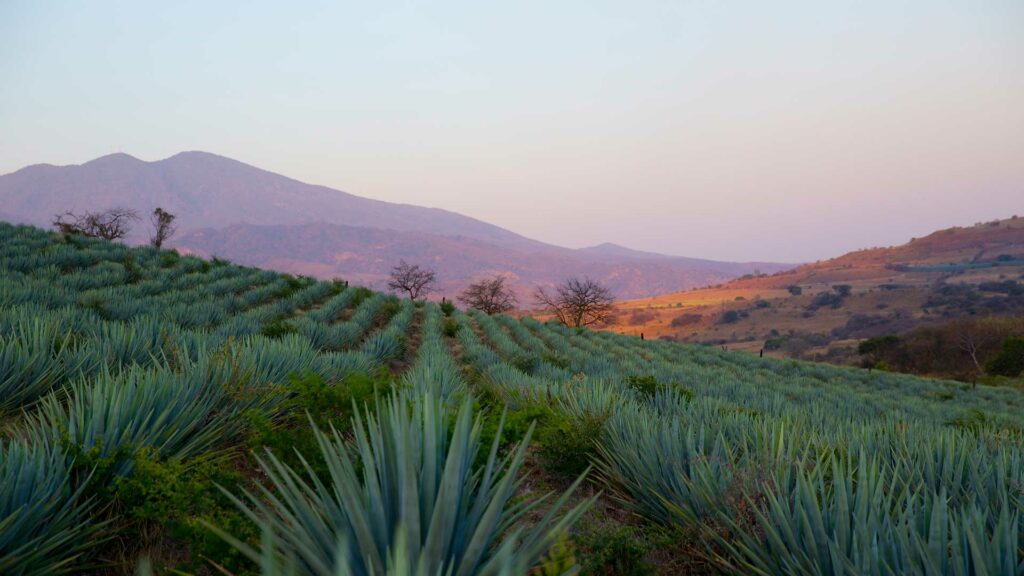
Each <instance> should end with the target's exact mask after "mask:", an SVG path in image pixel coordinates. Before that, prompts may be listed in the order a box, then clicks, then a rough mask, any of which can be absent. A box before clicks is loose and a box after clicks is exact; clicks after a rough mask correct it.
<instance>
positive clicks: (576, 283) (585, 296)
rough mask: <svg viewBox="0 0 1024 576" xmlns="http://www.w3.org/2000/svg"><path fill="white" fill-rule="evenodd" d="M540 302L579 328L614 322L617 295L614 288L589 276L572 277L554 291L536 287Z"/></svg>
mask: <svg viewBox="0 0 1024 576" xmlns="http://www.w3.org/2000/svg"><path fill="white" fill-rule="evenodd" d="M533 295H534V298H535V299H536V300H537V304H538V305H540V306H541V307H542V308H543V309H544V310H545V311H546V312H549V313H551V314H553V315H554V316H555V318H557V319H558V321H559V322H561V323H562V324H565V325H566V326H572V327H575V328H579V327H581V326H591V325H594V324H605V325H607V324H613V323H614V322H615V298H614V297H613V296H612V293H611V290H609V289H608V288H607V287H605V286H602V285H601V284H599V283H598V282H597V281H595V280H591V279H590V278H583V279H582V280H581V279H579V278H570V279H568V280H566V281H565V282H563V283H562V284H560V285H558V286H556V287H555V289H554V291H553V292H548V291H546V290H544V288H537V290H536V291H535V292H534V293H533Z"/></svg>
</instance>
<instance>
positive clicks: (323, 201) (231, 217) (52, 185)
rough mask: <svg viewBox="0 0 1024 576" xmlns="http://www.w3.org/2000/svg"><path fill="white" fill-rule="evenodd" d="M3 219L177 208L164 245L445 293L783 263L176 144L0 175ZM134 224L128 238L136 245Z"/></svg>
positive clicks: (652, 289)
mask: <svg viewBox="0 0 1024 576" xmlns="http://www.w3.org/2000/svg"><path fill="white" fill-rule="evenodd" d="M0 206H2V209H0V212H2V214H3V215H4V216H3V219H5V220H8V221H13V222H24V223H30V224H36V225H40V226H48V225H49V224H50V222H51V221H52V220H53V218H54V216H55V215H56V214H59V213H63V212H65V211H68V210H70V211H73V212H80V211H85V210H98V209H104V208H109V207H115V206H116V207H126V208H133V209H135V210H137V211H138V212H139V213H140V214H148V213H150V212H151V211H152V210H153V208H155V207H156V206H160V207H162V208H164V209H165V210H168V211H170V212H171V213H173V214H176V215H177V217H178V219H177V224H178V227H179V233H178V235H177V236H176V237H175V238H174V239H173V240H172V241H171V245H173V246H175V247H177V248H179V249H182V250H185V251H191V252H196V253H200V254H206V255H217V256H221V257H225V258H229V259H231V260H234V261H236V262H240V263H246V264H252V265H260V266H266V267H271V268H275V269H278V270H285V271H289V272H292V273H298V274H307V275H315V276H319V277H332V276H344V277H346V278H350V279H352V280H356V281H361V282H371V283H374V282H375V283H377V285H378V286H379V285H380V281H381V280H382V279H383V278H384V277H385V276H386V274H387V271H388V270H389V269H390V267H391V266H393V265H394V264H395V263H396V262H397V261H398V260H399V259H403V258H404V259H406V260H409V261H416V262H424V263H426V262H429V263H430V264H431V265H432V266H434V267H436V269H437V272H438V276H439V277H440V278H442V279H443V284H444V285H443V286H442V288H443V289H444V290H446V291H447V292H449V293H452V292H455V291H458V290H461V289H462V288H463V287H464V286H465V285H466V284H467V283H468V282H469V281H471V280H472V279H473V278H476V277H479V276H481V275H483V274H494V273H502V274H507V275H509V276H511V277H512V278H513V280H514V284H516V285H517V288H518V289H519V291H520V292H521V293H523V294H525V293H526V292H528V291H529V290H530V289H531V288H532V286H535V285H550V284H553V283H555V282H559V281H561V280H563V279H564V278H565V277H567V276H569V275H574V274H579V275H583V274H586V275H590V276H591V277H594V278H595V279H598V280H601V281H604V282H606V283H607V284H608V285H609V286H611V287H612V289H613V290H615V291H616V293H617V294H618V295H619V296H620V297H624V298H636V297H642V296H650V295H654V294H658V293H664V292H670V291H676V290H681V289H687V288H694V287H697V286H704V285H707V284H709V283H716V282H722V281H725V280H728V279H730V278H734V277H736V276H740V275H742V274H748V273H751V272H753V271H755V270H760V271H763V272H775V271H778V270H782V269H785V268H788V267H789V266H788V265H784V264H773V263H734V262H717V261H712V260H700V259H695V258H683V257H676V256H665V255H660V254H652V253H648V252H640V251H636V250H631V249H629V248H625V247H621V246H616V245H612V244H603V245H600V246H596V247H593V248H585V249H581V250H573V249H569V248H563V247H560V246H554V245H551V244H546V243H543V242H539V241H536V240H532V239H529V238H526V237H524V236H521V235H519V234H516V233H514V232H511V231H509V230H506V229H504V228H500V227H498V226H494V225H492V224H488V223H486V222H482V221H480V220H476V219H474V218H470V217H467V216H463V215H461V214H457V213H454V212H449V211H447V210H441V209H438V208H424V207H420V206H413V205H409V204H396V203H391V202H383V201H379V200H371V199H368V198H361V197H359V196H355V195H352V194H349V193H346V192H342V191H340V190H334V189H332V188H328V187H325V186H316V185H312V184H306V183H303V182H299V181H298V180H294V179H291V178H287V177H285V176H282V175H279V174H275V173H273V172H268V171H266V170H262V169H260V168H256V167H254V166H250V165H248V164H244V163H242V162H238V161H236V160H232V159H230V158H225V157H223V156H218V155H215V154H209V153H206V152H182V153H180V154H176V155H174V156H171V157H170V158H166V159H164V160H159V161H155V162H146V161H143V160H139V159H138V158H135V157H133V156H129V155H128V154H111V155H108V156H103V157H101V158H97V159H95V160H92V161H90V162H86V163H85V164H82V165H73V166H53V165H49V164H37V165H33V166H28V167H26V168H23V169H21V170H18V171H16V172H13V173H10V174H6V175H2V176H0ZM147 233H148V223H142V222H140V223H139V224H138V225H137V226H136V230H135V232H134V233H133V235H132V236H130V237H129V238H128V240H129V241H130V242H144V241H145V239H146V234H147Z"/></svg>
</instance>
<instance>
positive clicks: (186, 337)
mask: <svg viewBox="0 0 1024 576" xmlns="http://www.w3.org/2000/svg"><path fill="white" fill-rule="evenodd" d="M0 272H2V274H0V411H2V413H3V414H2V415H3V417H4V421H5V427H4V431H3V434H4V440H3V443H2V444H0V496H2V497H0V520H2V521H0V571H2V572H4V573H17V574H59V573H81V572H83V571H86V570H93V571H96V570H99V571H101V572H104V573H124V574H128V573H132V572H133V570H134V564H135V563H136V561H137V559H138V558H139V557H141V556H143V555H145V556H148V557H149V558H150V563H151V564H152V565H153V567H155V568H156V569H157V570H164V569H169V568H170V567H178V568H180V569H184V570H187V571H190V572H194V573H220V571H219V570H220V569H219V568H215V565H214V563H216V565H217V566H224V567H227V568H226V569H228V570H230V571H231V572H233V573H262V574H265V575H267V576H269V575H271V574H285V573H302V574H338V573H353V574H368V573H371V572H372V573H378V574H385V573H386V574H400V573H413V568H412V566H413V565H414V564H416V563H418V565H419V566H421V567H422V569H423V570H426V571H428V572H429V573H435V572H437V571H441V572H444V571H447V570H449V569H450V570H456V571H460V573H466V574H527V573H537V572H535V571H533V570H534V569H538V570H539V569H540V568H539V567H540V566H541V565H543V570H544V572H543V573H545V574H561V573H569V572H570V571H571V570H572V567H573V566H574V565H577V567H583V568H584V569H586V570H587V571H590V572H592V573H636V572H641V571H650V570H657V571H659V572H661V573H665V574H686V573H693V574H704V573H708V572H709V571H711V570H712V569H714V570H716V571H721V572H725V573H731V574H751V573H760V574H779V575H782V574H793V573H794V572H798V573H818V574H823V573H848V574H853V573H857V574H886V573H900V574H1021V573H1024V553H1022V551H1024V525H1022V514H1024V493H1022V491H1021V486H1024V395H1022V394H1021V393H1019V392H1018V391H1015V390H1009V389H1000V388H990V387H985V386H978V387H975V388H972V387H968V386H962V385H959V384H956V383H952V382H944V381H934V380H927V379H920V378H914V377H908V376H901V375H895V374H886V373H878V372H875V373H869V372H867V371H863V370H857V369H851V368H842V367H835V366H828V365H819V364H810V363H800V362H793V361H785V362H782V361H776V360H772V359H767V358H765V359H759V358H757V357H754V356H751V355H747V354H737V353H727V352H724V351H721V350H718V349H711V348H705V347H699V346H690V345H682V344H676V343H670V342H652V341H641V340H640V339H638V338H632V337H626V336H620V335H615V334H610V333H600V332H592V331H589V330H572V329H568V328H566V327H564V326H559V325H553V324H542V323H539V322H537V321H535V320H532V319H529V318H527V319H524V320H521V321H520V320H515V319H512V318H510V317H506V316H498V317H489V316H486V315H484V314H481V313H478V312H475V311H460V310H456V309H453V308H447V307H446V308H442V307H441V306H439V305H437V304H435V303H411V302H408V301H399V300H398V299H396V298H394V297H389V296H383V295H380V294H374V293H372V292H370V291H368V290H365V289H362V288H357V287H354V286H346V285H344V284H337V283H330V282H313V281H308V280H303V279H296V278H293V277H290V276H286V275H281V274H277V273H272V272H267V271H262V270H257V269H252V268H243V267H237V266H233V265H228V264H224V263H223V262H217V261H214V262H209V261H204V260H200V259H197V258H192V257H181V256H178V255H177V254H175V253H173V252H161V251H157V250H154V249H150V248H135V249H133V248H128V247H125V246H122V245H118V244H111V243H105V242H98V241H92V240H86V239H82V238H74V237H72V238H65V237H61V236H58V235H55V234H51V233H47V232H43V231H41V230H38V229H34V228H29V227H14V226H8V225H0ZM374 396H377V398H378V399H377V400H374V399H373V398H374ZM383 397H389V398H390V399H389V400H384V399H383ZM468 398H472V399H474V402H473V403H468V402H467V401H466V400H467V399H468ZM354 401H360V402H361V401H367V402H368V404H367V407H366V413H365V414H364V418H363V419H362V420H360V421H357V422H354V423H353V422H352V421H351V420H349V418H350V417H351V415H352V403H353V402H354ZM460 406H461V408H459V407H460ZM480 409H482V410H483V412H482V413H480V412H477V413H478V414H481V415H480V416H479V418H481V419H480V420H477V425H476V426H473V425H472V422H473V420H472V417H473V416H472V415H473V413H474V412H476V411H477V410H480ZM456 412H458V415H457V416H456ZM503 414H504V415H503ZM499 421H501V422H503V423H504V425H503V426H502V425H500V424H499ZM530 422H535V425H536V428H533V429H532V432H531V431H528V429H529V428H530ZM311 423H314V424H316V425H317V426H318V427H320V428H321V429H325V430H326V429H328V427H329V426H334V427H336V429H337V431H336V432H331V433H328V434H327V435H322V434H317V433H314V432H312V431H311ZM502 431H503V432H502ZM531 434H532V435H531ZM499 438H505V442H501V441H499ZM492 440H493V441H494V443H493V444H492V443H491V442H492ZM253 451H255V453H256V454H258V455H259V458H256V457H254V456H253ZM296 451H298V454H297V453H296ZM299 454H301V455H302V456H303V457H302V458H300V457H299ZM501 454H505V455H506V456H505V457H504V459H502V458H499V457H498V455H501ZM590 463H593V464H594V466H595V469H594V470H592V471H590V472H589V474H588V475H587V476H586V477H584V479H583V480H582V482H583V484H582V485H579V486H576V485H573V484H572V480H573V479H574V478H576V477H577V475H579V474H580V473H583V472H586V469H587V466H588V464H590ZM474 471H475V472H474ZM517 478H518V480H516V479H517ZM217 486H222V487H224V488H225V489H226V490H227V491H228V492H229V493H232V494H235V495H237V496H238V499H236V500H235V499H231V498H227V497H226V496H224V495H223V493H222V492H221V491H220V490H218V488H217ZM550 488H553V489H554V491H556V492H561V493H563V494H565V499H561V500H559V501H558V502H553V501H551V500H549V501H538V500H537V496H538V495H539V494H540V493H541V492H543V491H546V490H547V489H550ZM598 490H603V491H604V492H603V493H602V494H600V495H599V494H598V493H597V491H598ZM246 494H249V495H250V496H246ZM530 502H534V503H535V504H534V506H535V507H534V508H526V509H524V508H523V506H524V505H526V504H528V503H530ZM524 513H525V514H526V515H525V516H521V515H520V514H524ZM558 518H562V520H558ZM224 535H232V536H233V537H234V539H232V540H228V541H225V540H224V539H222V536H224ZM566 536H567V537H566ZM412 558H416V560H411V559H412ZM256 560H259V561H260V563H259V564H258V565H257V563H256ZM143 570H145V568H143Z"/></svg>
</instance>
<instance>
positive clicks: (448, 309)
mask: <svg viewBox="0 0 1024 576" xmlns="http://www.w3.org/2000/svg"><path fill="white" fill-rule="evenodd" d="M441 312H443V313H444V315H445V316H451V315H452V312H455V304H452V301H451V300H444V301H443V302H441Z"/></svg>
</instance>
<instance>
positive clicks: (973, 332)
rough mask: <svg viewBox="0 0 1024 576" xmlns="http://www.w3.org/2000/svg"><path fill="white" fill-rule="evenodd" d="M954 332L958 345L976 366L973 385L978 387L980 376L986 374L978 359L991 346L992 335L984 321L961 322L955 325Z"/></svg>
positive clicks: (972, 379) (972, 380)
mask: <svg viewBox="0 0 1024 576" xmlns="http://www.w3.org/2000/svg"><path fill="white" fill-rule="evenodd" d="M953 330H954V331H955V332H956V335H957V345H958V346H959V348H960V349H961V350H963V351H964V352H965V353H966V354H967V356H969V357H970V359H971V363H972V364H974V369H975V371H976V372H975V375H974V377H972V378H971V383H972V385H974V386H977V384H978V380H977V379H978V376H981V375H983V374H984V373H985V369H984V368H982V367H981V361H980V360H979V359H978V357H979V355H980V353H981V351H982V350H983V349H985V348H987V347H988V346H989V345H990V340H991V339H992V335H991V334H990V331H989V330H986V326H985V323H984V321H978V322H970V321H967V320H960V321H959V322H957V323H956V324H955V325H954V327H953Z"/></svg>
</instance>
